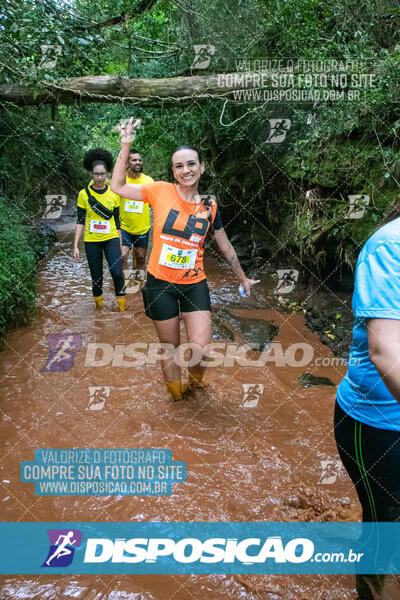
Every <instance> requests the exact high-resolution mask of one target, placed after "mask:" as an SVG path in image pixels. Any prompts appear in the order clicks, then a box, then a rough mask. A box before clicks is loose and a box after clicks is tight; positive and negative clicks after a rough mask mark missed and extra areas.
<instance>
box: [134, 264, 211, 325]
mask: <svg viewBox="0 0 400 600" xmlns="http://www.w3.org/2000/svg"><path fill="white" fill-rule="evenodd" d="M142 295H143V302H144V308H145V312H146V315H147V316H148V317H150V319H153V321H166V320H167V319H173V318H174V317H177V316H178V315H179V310H181V312H193V311H196V310H209V311H211V303H210V292H209V290H208V285H207V280H206V279H203V280H202V281H199V282H197V283H170V282H168V281H164V280H163V279H157V278H156V277H153V275H152V274H151V273H149V272H147V281H146V285H145V286H144V288H143V289H142Z"/></svg>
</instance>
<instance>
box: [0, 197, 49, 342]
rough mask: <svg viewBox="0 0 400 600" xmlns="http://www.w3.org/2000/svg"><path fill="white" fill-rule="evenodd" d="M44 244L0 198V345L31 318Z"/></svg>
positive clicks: (38, 235)
mask: <svg viewBox="0 0 400 600" xmlns="http://www.w3.org/2000/svg"><path fill="white" fill-rule="evenodd" d="M10 224H12V225H11V226H10ZM46 244H47V242H46V238H45V237H44V236H43V234H42V233H41V232H40V231H39V230H38V229H33V230H32V228H31V227H29V226H27V225H25V224H24V223H23V222H22V221H21V220H20V213H18V212H16V211H15V210H13V208H12V206H10V205H9V203H8V202H7V201H6V200H5V199H4V198H3V197H1V196H0V265H1V267H0V343H1V340H2V338H3V336H4V333H5V332H6V331H7V330H8V329H9V328H10V327H12V326H14V325H16V324H18V325H20V324H26V323H27V322H28V321H29V318H30V317H31V315H32V312H33V310H34V308H35V298H36V282H35V272H36V263H37V260H38V259H39V257H40V256H41V255H42V254H43V252H44V250H45V249H46Z"/></svg>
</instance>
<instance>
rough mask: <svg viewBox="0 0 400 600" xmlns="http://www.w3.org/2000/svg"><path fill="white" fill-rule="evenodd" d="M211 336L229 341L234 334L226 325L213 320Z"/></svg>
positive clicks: (233, 337)
mask: <svg viewBox="0 0 400 600" xmlns="http://www.w3.org/2000/svg"><path fill="white" fill-rule="evenodd" d="M211 337H212V339H213V340H229V341H230V342H233V341H234V340H235V336H234V334H233V333H232V331H231V330H230V329H229V328H228V327H226V325H223V324H222V323H219V322H216V321H214V320H213V322H212V330H211Z"/></svg>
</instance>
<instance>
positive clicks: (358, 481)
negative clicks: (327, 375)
mask: <svg viewBox="0 0 400 600" xmlns="http://www.w3.org/2000/svg"><path fill="white" fill-rule="evenodd" d="M335 438H336V445H337V448H338V451H339V454H340V458H341V459H342V462H343V464H344V466H345V468H346V471H347V472H348V474H349V475H350V477H351V479H352V481H353V483H354V485H355V487H356V490H357V494H358V497H359V499H360V503H361V506H362V509H363V521H399V520H400V431H390V430H387V429H377V428H376V427H371V426H370V425H365V424H364V423H360V421H356V420H355V419H353V418H352V417H350V416H349V415H348V414H347V413H345V412H344V411H343V410H342V409H341V407H340V406H339V404H338V402H336V407H335Z"/></svg>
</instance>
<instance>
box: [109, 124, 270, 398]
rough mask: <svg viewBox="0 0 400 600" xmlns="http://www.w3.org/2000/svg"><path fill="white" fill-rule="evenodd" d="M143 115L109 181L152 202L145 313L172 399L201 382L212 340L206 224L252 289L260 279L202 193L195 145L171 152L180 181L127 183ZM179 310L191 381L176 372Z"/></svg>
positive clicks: (124, 135)
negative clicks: (243, 262) (248, 269)
mask: <svg viewBox="0 0 400 600" xmlns="http://www.w3.org/2000/svg"><path fill="white" fill-rule="evenodd" d="M139 124H140V121H135V123H134V122H133V118H131V119H130V120H129V123H128V124H127V125H126V127H118V129H119V130H120V132H121V152H120V153H119V156H118V159H117V161H116V164H115V167H114V172H113V176H112V180H111V189H112V191H113V192H115V193H116V194H118V195H119V196H122V197H124V198H129V199H131V200H132V201H133V202H140V201H141V202H148V203H149V204H150V205H151V207H152V208H153V213H154V230H153V248H152V251H151V255H150V260H149V264H148V274H147V282H146V285H145V287H144V288H143V290H142V294H143V300H144V305H145V311H146V315H147V316H148V317H150V318H151V319H152V320H153V323H154V326H155V328H156V331H157V335H158V338H159V340H160V342H161V343H162V344H164V346H162V357H163V358H162V359H161V367H162V371H163V375H164V379H165V382H166V384H167V389H168V391H169V392H170V394H171V395H172V397H173V399H174V400H180V399H181V398H182V395H183V394H184V392H185V390H186V389H187V388H188V387H189V388H191V387H195V386H198V385H200V384H201V382H202V379H203V376H204V372H205V369H206V357H207V350H208V349H209V345H210V341H211V305H210V295H209V291H208V286H207V281H206V276H205V273H204V267H203V253H204V248H203V245H204V240H205V237H206V235H207V232H208V231H210V232H211V233H212V234H213V236H214V239H215V241H216V243H217V246H218V249H219V250H220V252H221V253H222V255H223V256H224V257H225V259H226V260H227V261H228V263H229V264H230V265H231V268H232V270H233V272H234V273H235V275H236V276H237V277H238V279H239V281H240V283H241V284H242V286H243V287H244V289H245V290H246V294H247V295H249V294H250V288H251V286H252V285H255V284H256V283H258V281H259V280H257V281H256V280H253V279H248V278H247V277H246V275H245V274H244V272H243V269H242V267H241V266H240V263H239V260H238V257H237V255H236V252H235V250H234V248H233V246H232V244H231V243H230V241H229V240H228V238H227V235H226V233H225V231H224V229H223V226H222V221H221V216H220V214H219V210H218V207H217V205H216V202H215V200H214V199H213V198H212V197H210V196H201V195H199V191H198V187H199V180H200V177H201V175H202V173H203V172H204V163H203V162H202V161H201V158H200V156H199V153H198V151H197V150H196V149H195V148H193V147H192V146H180V147H179V148H177V150H176V151H175V152H174V153H173V155H172V170H173V173H174V177H175V179H176V181H177V184H172V183H167V182H164V181H156V182H154V183H149V184H146V185H132V184H129V183H126V164H127V159H128V156H129V148H130V142H129V141H128V140H129V139H130V138H131V135H132V131H133V130H134V129H135V128H136V127H137V126H138V125H139ZM179 313H181V315H182V318H183V322H184V324H185V328H186V334H187V340H188V343H189V344H190V348H191V352H192V358H191V360H190V361H189V362H190V365H191V366H189V367H188V369H189V382H188V384H184V383H183V382H182V379H181V366H180V362H179V345H180V330H179Z"/></svg>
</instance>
